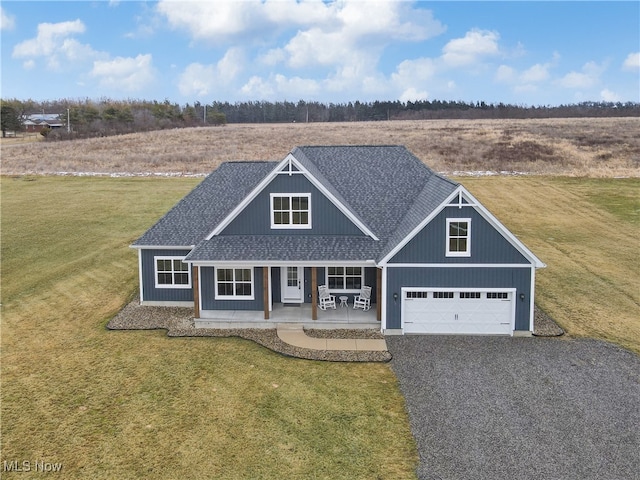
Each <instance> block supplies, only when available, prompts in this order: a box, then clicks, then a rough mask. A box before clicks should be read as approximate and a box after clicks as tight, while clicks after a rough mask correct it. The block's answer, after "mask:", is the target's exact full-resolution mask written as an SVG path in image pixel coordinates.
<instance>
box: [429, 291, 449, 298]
mask: <svg viewBox="0 0 640 480" xmlns="http://www.w3.org/2000/svg"><path fill="white" fill-rule="evenodd" d="M433 298H453V292H433Z"/></svg>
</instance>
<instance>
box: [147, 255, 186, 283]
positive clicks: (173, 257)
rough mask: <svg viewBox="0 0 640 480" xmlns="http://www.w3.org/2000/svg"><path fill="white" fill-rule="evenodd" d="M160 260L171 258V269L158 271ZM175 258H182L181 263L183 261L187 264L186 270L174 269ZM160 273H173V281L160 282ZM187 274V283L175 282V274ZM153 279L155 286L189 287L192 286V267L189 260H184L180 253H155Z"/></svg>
mask: <svg viewBox="0 0 640 480" xmlns="http://www.w3.org/2000/svg"><path fill="white" fill-rule="evenodd" d="M158 260H170V261H171V270H170V271H169V270H163V271H162V272H158ZM175 260H180V263H183V264H185V265H186V266H187V269H186V270H174V268H173V262H174V261H175ZM158 273H165V274H166V273H171V283H168V284H165V283H158ZM176 273H179V274H181V275H182V274H185V273H186V274H187V279H188V282H187V283H175V274H176ZM153 281H154V284H155V288H158V289H163V288H172V289H173V288H175V289H187V288H192V287H191V267H190V266H189V263H188V262H185V261H184V257H182V256H180V255H154V257H153Z"/></svg>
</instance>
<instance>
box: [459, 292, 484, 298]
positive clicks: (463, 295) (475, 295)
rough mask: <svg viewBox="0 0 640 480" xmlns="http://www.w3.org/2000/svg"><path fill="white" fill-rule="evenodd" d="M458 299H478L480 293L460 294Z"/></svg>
mask: <svg viewBox="0 0 640 480" xmlns="http://www.w3.org/2000/svg"><path fill="white" fill-rule="evenodd" d="M460 298H466V299H469V298H480V292H460Z"/></svg>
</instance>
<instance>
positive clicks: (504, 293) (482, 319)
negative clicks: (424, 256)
mask: <svg viewBox="0 0 640 480" xmlns="http://www.w3.org/2000/svg"><path fill="white" fill-rule="evenodd" d="M515 296H516V290H515V289H509V288H505V289H495V288H492V289H486V288H485V289H482V288H478V289H474V288H464V289H447V288H423V287H418V288H411V287H404V288H402V313H401V314H402V329H403V332H404V333H420V334H425V333H426V334H463V335H474V334H475V335H511V334H512V333H513V330H514V329H515V327H514V325H515V307H516V299H515Z"/></svg>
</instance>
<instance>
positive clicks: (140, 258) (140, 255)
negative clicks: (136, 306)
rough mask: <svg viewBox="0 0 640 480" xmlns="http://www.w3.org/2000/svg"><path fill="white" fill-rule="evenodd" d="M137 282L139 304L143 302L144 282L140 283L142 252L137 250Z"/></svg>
mask: <svg viewBox="0 0 640 480" xmlns="http://www.w3.org/2000/svg"><path fill="white" fill-rule="evenodd" d="M138 281H139V282H140V303H142V302H144V282H143V281H142V250H138Z"/></svg>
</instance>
